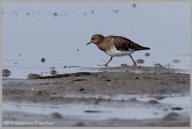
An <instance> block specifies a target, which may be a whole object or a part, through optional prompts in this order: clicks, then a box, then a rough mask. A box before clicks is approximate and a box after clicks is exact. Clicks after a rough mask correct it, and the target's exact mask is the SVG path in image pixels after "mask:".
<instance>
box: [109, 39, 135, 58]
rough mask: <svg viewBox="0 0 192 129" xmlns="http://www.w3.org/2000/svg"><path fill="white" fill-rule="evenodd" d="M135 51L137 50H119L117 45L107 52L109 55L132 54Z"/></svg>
mask: <svg viewBox="0 0 192 129" xmlns="http://www.w3.org/2000/svg"><path fill="white" fill-rule="evenodd" d="M112 41H113V39H112ZM133 52H135V50H128V51H119V50H117V49H116V47H115V46H112V47H111V49H110V50H109V51H106V54H107V55H109V56H125V55H129V54H132V53H133Z"/></svg>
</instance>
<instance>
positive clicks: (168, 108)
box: [3, 66, 190, 127]
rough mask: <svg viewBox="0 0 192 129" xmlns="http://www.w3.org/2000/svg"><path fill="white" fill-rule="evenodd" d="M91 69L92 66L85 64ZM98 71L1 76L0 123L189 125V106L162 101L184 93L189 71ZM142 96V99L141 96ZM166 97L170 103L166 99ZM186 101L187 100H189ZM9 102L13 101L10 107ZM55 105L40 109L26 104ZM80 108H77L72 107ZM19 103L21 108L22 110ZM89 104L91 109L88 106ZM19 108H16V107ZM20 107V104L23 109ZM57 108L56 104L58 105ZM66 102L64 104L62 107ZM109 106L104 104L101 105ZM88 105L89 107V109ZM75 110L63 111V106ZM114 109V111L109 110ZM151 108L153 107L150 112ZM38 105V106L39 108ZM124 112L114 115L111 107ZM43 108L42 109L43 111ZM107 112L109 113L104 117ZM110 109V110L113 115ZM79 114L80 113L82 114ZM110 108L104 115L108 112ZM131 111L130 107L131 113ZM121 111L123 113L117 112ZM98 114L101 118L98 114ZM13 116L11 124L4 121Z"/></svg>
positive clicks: (119, 69) (10, 119)
mask: <svg viewBox="0 0 192 129" xmlns="http://www.w3.org/2000/svg"><path fill="white" fill-rule="evenodd" d="M90 69H94V68H90ZM96 69H97V70H98V69H99V71H100V72H91V73H89V72H81V73H72V74H67V75H66V74H62V75H59V76H58V75H57V76H48V77H41V78H40V79H13V78H3V104H4V105H5V107H4V108H3V123H4V126H106V127H113V126H119V127H133V126H135V127H139V126H146V127H147V126H189V125H190V112H189V110H188V108H189V107H187V108H186V107H185V105H184V104H183V103H182V102H181V103H178V104H177V103H176V104H177V105H176V106H175V105H174V104H171V101H168V102H167V103H164V100H166V99H169V98H173V99H174V97H178V98H179V97H189V91H190V75H189V74H184V73H178V71H179V70H175V69H170V68H164V67H161V66H155V67H141V66H137V67H132V66H120V67H103V68H96ZM143 99H144V100H145V101H144V100H143ZM169 102H170V104H169ZM189 103H190V102H189ZM9 104H13V106H12V107H14V106H15V107H16V108H15V109H14V108H9V107H11V106H10V105H9ZM28 104H30V105H32V106H31V107H33V104H34V105H39V106H36V107H41V106H44V108H46V107H51V105H54V106H56V107H54V108H58V109H60V108H61V109H62V108H63V111H62V110H52V109H51V108H50V112H48V111H47V113H41V112H38V111H36V112H35V113H34V112H32V111H28V112H27V111H25V109H26V110H27V109H29V110H33V108H29V107H30V106H28V107H27V106H26V105H28ZM78 105H79V108H81V110H79V109H78V108H77V109H76V107H78ZM22 106H23V109H22ZM90 106H91V107H92V108H90ZM17 107H18V109H17ZM24 107H25V108H24ZM59 107H60V108H59ZM66 107H68V108H66ZM105 107H109V109H105ZM89 108H90V109H89ZM130 108H133V109H136V110H138V113H139V110H140V109H141V111H142V108H143V109H149V110H146V111H147V112H149V114H150V113H151V117H149V116H147V115H146V116H139V115H134V114H133V118H132V119H131V118H130V117H129V109H130ZM68 109H70V110H69V112H73V109H75V110H74V111H76V110H78V112H77V114H75V112H74V113H69V112H64V111H66V110H68ZM114 109H115V110H114ZM150 109H154V111H153V110H151V111H150ZM37 110H40V111H41V110H42V109H40V108H39V109H38V108H37ZM121 110H122V113H123V111H125V113H127V116H126V115H125V114H119V115H117V116H115V113H117V114H118V112H116V111H121ZM42 111H45V112H46V110H42ZM107 111H110V113H111V115H108V116H107V117H106V116H104V115H105V114H107ZM113 111H114V115H112V114H113ZM78 113H81V114H82V116H81V115H80V114H78ZM110 113H109V114H110ZM130 114H131V112H130ZM121 115H122V116H121ZM100 117H101V119H99V118H100ZM7 121H12V124H11V123H8V124H7V123H6V122H7ZM15 121H44V122H45V121H49V122H53V123H52V124H50V123H49V124H50V125H49V124H47V123H44V124H37V123H36V124H35V123H33V124H28V125H27V124H23V125H15V124H14V122H15Z"/></svg>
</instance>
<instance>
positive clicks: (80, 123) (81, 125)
mask: <svg viewBox="0 0 192 129" xmlns="http://www.w3.org/2000/svg"><path fill="white" fill-rule="evenodd" d="M74 126H75V127H83V126H85V124H84V123H83V122H78V123H76V124H75V125H74Z"/></svg>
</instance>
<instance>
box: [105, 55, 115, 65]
mask: <svg viewBox="0 0 192 129" xmlns="http://www.w3.org/2000/svg"><path fill="white" fill-rule="evenodd" d="M112 59H113V57H112V56H111V58H110V60H109V61H108V62H107V63H106V64H105V66H107V65H108V64H109V62H111V60H112Z"/></svg>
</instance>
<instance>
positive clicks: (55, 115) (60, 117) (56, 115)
mask: <svg viewBox="0 0 192 129" xmlns="http://www.w3.org/2000/svg"><path fill="white" fill-rule="evenodd" d="M51 116H52V117H53V118H58V119H62V118H63V117H62V115H61V114H60V113H58V112H55V113H52V114H51Z"/></svg>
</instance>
